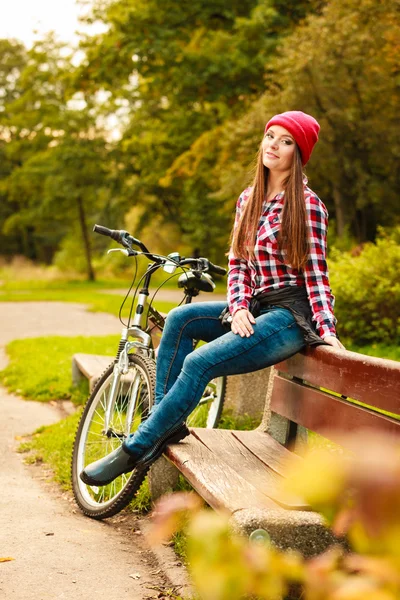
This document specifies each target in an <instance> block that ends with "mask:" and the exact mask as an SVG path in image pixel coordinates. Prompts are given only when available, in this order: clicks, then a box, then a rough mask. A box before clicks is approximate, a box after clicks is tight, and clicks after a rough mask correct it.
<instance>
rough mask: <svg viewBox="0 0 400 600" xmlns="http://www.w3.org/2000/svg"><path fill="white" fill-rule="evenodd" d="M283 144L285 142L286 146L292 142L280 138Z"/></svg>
mask: <svg viewBox="0 0 400 600" xmlns="http://www.w3.org/2000/svg"><path fill="white" fill-rule="evenodd" d="M282 142H283V144H285V145H286V146H291V145H292V142H291V140H282Z"/></svg>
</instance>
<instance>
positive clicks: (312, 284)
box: [304, 196, 336, 337]
mask: <svg viewBox="0 0 400 600" xmlns="http://www.w3.org/2000/svg"><path fill="white" fill-rule="evenodd" d="M306 208H307V216H308V226H309V242H310V256H309V259H308V261H307V264H306V267H305V269H304V279H305V284H306V288H307V293H308V299H309V302H310V306H311V312H312V317H313V320H314V322H315V324H316V328H317V332H318V335H320V336H321V337H325V336H326V335H335V336H336V327H335V325H336V318H335V316H334V314H333V307H334V302H335V297H334V296H333V294H332V292H331V288H330V284H329V274H328V265H327V264H326V245H327V244H326V235H327V231H328V212H327V210H326V208H325V206H324V204H323V203H322V202H321V200H320V199H319V198H318V197H317V196H310V197H309V198H307V199H306Z"/></svg>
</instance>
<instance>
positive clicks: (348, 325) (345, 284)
mask: <svg viewBox="0 0 400 600" xmlns="http://www.w3.org/2000/svg"><path fill="white" fill-rule="evenodd" d="M398 236H399V229H397V230H395V231H394V232H393V233H392V234H391V235H387V234H385V233H384V232H382V233H381V235H380V237H379V238H378V239H377V241H376V243H375V244H371V243H369V244H365V246H363V248H362V249H361V250H360V253H359V254H358V255H356V256H354V255H352V254H351V253H340V252H333V253H332V258H331V261H330V263H329V267H330V280H331V285H332V289H333V292H334V294H335V295H336V306H335V313H336V316H337V318H338V326H339V334H340V335H341V336H343V339H344V340H349V341H351V342H352V343H354V344H357V345H360V346H362V345H367V344H374V343H383V344H387V345H390V346H397V345H398V343H399V340H400V283H399V280H398V274H399V272H400V245H399V243H398V241H397V238H398Z"/></svg>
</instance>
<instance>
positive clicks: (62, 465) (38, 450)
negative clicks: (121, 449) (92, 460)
mask: <svg viewBox="0 0 400 600" xmlns="http://www.w3.org/2000/svg"><path fill="white" fill-rule="evenodd" d="M80 415H81V410H78V411H77V412H75V413H74V414H72V415H69V416H68V417H66V418H65V419H62V420H61V421H59V422H58V423H55V424H54V425H49V426H47V427H39V429H37V430H36V431H35V432H34V433H33V435H32V436H31V437H30V438H29V439H27V440H25V441H24V442H22V443H21V444H20V446H19V449H18V451H19V452H21V453H26V458H25V462H27V463H40V462H43V463H46V464H47V465H49V466H50V467H51V469H52V471H53V473H54V480H55V481H56V482H57V483H59V484H60V485H61V487H62V488H63V489H64V490H71V458H72V447H73V443H74V439H75V432H76V429H77V427H78V422H79V418H80ZM129 507H130V509H131V510H133V511H138V512H140V513H142V514H143V513H146V512H148V511H149V510H150V509H151V497H150V491H149V485H148V481H147V478H146V480H145V481H144V482H143V484H142V486H141V488H140V490H139V492H138V493H137V495H136V497H135V498H134V499H133V500H132V502H131V503H130V505H129Z"/></svg>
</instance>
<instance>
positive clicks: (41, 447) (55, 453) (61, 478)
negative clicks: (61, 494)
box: [19, 411, 80, 489]
mask: <svg viewBox="0 0 400 600" xmlns="http://www.w3.org/2000/svg"><path fill="white" fill-rule="evenodd" d="M79 417H80V411H77V412H76V413H74V414H73V415H70V416H69V417H67V418H65V419H62V421H59V422H58V423H55V424H54V425H49V426H48V427H40V428H39V429H37V430H36V431H35V433H34V434H33V435H32V437H31V438H30V439H29V440H28V441H25V442H24V443H23V444H21V445H20V447H19V451H20V452H30V454H29V455H28V456H27V460H26V462H28V463H31V462H45V463H46V464H48V465H50V467H51V468H52V470H53V472H54V479H55V480H56V481H57V483H59V484H60V485H61V487H62V488H63V489H71V454H72V445H73V442H74V437H75V431H76V428H77V426H78V421H79Z"/></svg>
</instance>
